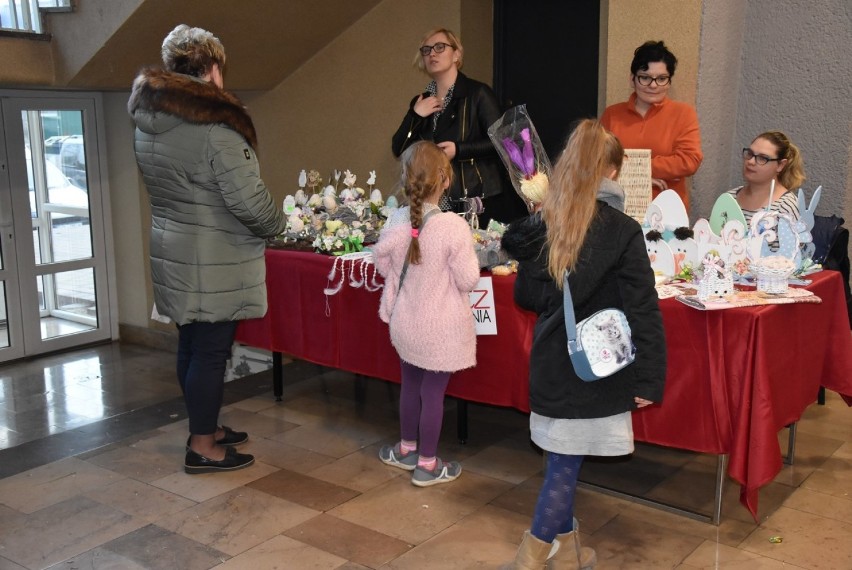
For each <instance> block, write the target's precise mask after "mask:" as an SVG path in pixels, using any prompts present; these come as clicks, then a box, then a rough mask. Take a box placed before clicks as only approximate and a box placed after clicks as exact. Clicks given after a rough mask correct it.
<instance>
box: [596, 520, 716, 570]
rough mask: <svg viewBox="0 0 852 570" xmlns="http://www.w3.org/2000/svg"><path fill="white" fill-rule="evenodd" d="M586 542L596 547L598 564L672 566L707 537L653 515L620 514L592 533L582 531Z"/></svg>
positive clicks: (610, 566) (641, 566)
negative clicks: (661, 523) (681, 529)
mask: <svg viewBox="0 0 852 570" xmlns="http://www.w3.org/2000/svg"><path fill="white" fill-rule="evenodd" d="M581 540H582V543H583V545H584V546H589V547H591V548H594V549H595V551H596V553H597V558H598V567H599V568H600V569H601V570H603V569H607V568H636V569H640V568H673V567H674V566H676V565H677V564H679V563H680V562H681V561H683V560H684V559H685V558H686V557H687V556H689V555H690V554H691V553H692V552H694V551H695V549H696V548H698V546H700V545H701V544H702V543H703V542H704V540H703V539H701V538H699V537H696V536H693V535H689V534H682V533H679V532H677V531H673V530H671V529H668V528H663V527H660V526H657V525H656V524H654V522H653V519H652V518H645V519H632V518H628V517H624V516H617V517H615V518H614V519H612V520H611V521H609V522H608V523H607V524H605V525H604V526H603V527H601V528H600V529H598V530H597V531H596V532H595V533H594V534H593V535H591V536H586V535H584V534H583V533H582V532H581Z"/></svg>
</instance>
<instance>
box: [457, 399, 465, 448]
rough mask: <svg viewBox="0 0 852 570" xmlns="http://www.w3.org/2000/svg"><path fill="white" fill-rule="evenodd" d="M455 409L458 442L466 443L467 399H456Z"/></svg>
mask: <svg viewBox="0 0 852 570" xmlns="http://www.w3.org/2000/svg"><path fill="white" fill-rule="evenodd" d="M456 410H457V411H458V418H457V424H456V430H457V433H458V436H459V443H461V444H466V443H467V400H456Z"/></svg>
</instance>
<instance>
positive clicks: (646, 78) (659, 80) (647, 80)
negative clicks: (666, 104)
mask: <svg viewBox="0 0 852 570" xmlns="http://www.w3.org/2000/svg"><path fill="white" fill-rule="evenodd" d="M671 80H672V78H671V76H669V75H659V76H657V77H651V76H650V75H637V76H636V81H638V82H639V85H643V86H645V87H648V86H649V85H650V84H651V83H656V84H657V85H659V86H660V87H665V86H666V85H668V84H669V83H670V82H671Z"/></svg>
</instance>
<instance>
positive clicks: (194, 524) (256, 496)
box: [157, 487, 319, 556]
mask: <svg viewBox="0 0 852 570" xmlns="http://www.w3.org/2000/svg"><path fill="white" fill-rule="evenodd" d="M318 514H319V512H318V511H315V510H312V509H308V508H306V507H303V506H301V505H297V504H295V503H291V502H289V501H285V500H283V499H279V498H277V497H273V496H271V495H268V494H266V493H263V492H261V491H257V490H254V489H251V488H246V487H241V488H239V489H234V490H232V491H229V492H227V493H225V494H222V495H219V496H217V497H214V498H212V499H210V500H208V501H205V502H203V503H201V504H199V505H196V506H194V507H191V508H189V509H185V510H183V511H181V512H180V513H176V514H172V515H168V516H165V517H163V518H162V519H161V520H159V521H158V523H157V524H158V525H159V526H162V527H163V528H164V529H167V530H170V531H172V532H175V533H177V534H180V535H181V536H185V537H186V538H190V539H192V540H194V541H196V542H198V543H200V544H204V545H206V546H209V547H210V548H215V549H216V550H218V551H220V552H224V553H226V554H228V555H230V556H236V555H237V554H240V553H241V552H245V551H246V550H248V549H250V548H254V547H255V546H257V545H258V544H261V543H262V542H265V541H267V540H269V539H270V538H272V537H274V536H275V535H277V534H280V533H281V532H283V531H285V530H287V529H288V528H291V527H294V526H296V525H298V524H301V523H303V522H305V521H306V520H309V519H311V518H313V517H315V516H317V515H318Z"/></svg>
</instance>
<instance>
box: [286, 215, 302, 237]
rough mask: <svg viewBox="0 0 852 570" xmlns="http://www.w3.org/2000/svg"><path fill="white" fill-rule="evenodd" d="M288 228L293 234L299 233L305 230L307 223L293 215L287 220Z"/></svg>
mask: <svg viewBox="0 0 852 570" xmlns="http://www.w3.org/2000/svg"><path fill="white" fill-rule="evenodd" d="M287 227H288V228H290V231H291V232H293V233H299V232H300V231H302V230H304V229H305V222H303V221H302V218H300V217H299V216H297V215H293V216H290V218H289V219H288V220H287Z"/></svg>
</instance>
